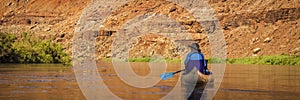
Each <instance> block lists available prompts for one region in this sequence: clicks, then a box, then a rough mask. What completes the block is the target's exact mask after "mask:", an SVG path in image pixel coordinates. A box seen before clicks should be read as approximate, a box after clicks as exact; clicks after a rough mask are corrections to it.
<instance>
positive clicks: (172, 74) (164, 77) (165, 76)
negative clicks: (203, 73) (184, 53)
mask: <svg viewBox="0 0 300 100" xmlns="http://www.w3.org/2000/svg"><path fill="white" fill-rule="evenodd" d="M184 70H185V69H182V70H179V71H176V72H167V73H164V74H161V75H160V78H161V79H162V80H167V79H169V78H171V77H173V76H174V75H175V74H177V73H179V72H181V71H184Z"/></svg>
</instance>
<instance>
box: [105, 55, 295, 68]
mask: <svg viewBox="0 0 300 100" xmlns="http://www.w3.org/2000/svg"><path fill="white" fill-rule="evenodd" d="M207 60H208V63H222V62H224V61H225V60H222V59H216V58H209V59H207ZM101 61H104V62H111V61H112V59H111V58H103V59H102V60H101ZM126 61H128V62H172V63H180V62H181V60H180V59H168V58H167V59H164V60H162V59H158V60H157V59H155V60H153V59H151V58H150V57H145V58H129V59H128V60H126ZM226 63H227V64H258V65H289V66H300V57H299V56H290V55H273V56H257V57H248V58H228V59H226Z"/></svg>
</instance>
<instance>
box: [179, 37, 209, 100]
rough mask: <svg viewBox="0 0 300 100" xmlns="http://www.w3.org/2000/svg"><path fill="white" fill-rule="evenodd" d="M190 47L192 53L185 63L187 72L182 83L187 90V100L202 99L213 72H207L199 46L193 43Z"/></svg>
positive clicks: (182, 78) (183, 75) (188, 55)
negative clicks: (209, 76)
mask: <svg viewBox="0 0 300 100" xmlns="http://www.w3.org/2000/svg"><path fill="white" fill-rule="evenodd" d="M189 47H190V49H191V51H190V52H189V53H188V54H187V56H186V59H185V61H184V64H185V72H184V73H183V74H182V77H181V81H182V85H183V87H184V90H185V99H188V100H192V99H198V98H199V99H200V97H201V95H202V94H201V93H202V91H203V89H204V87H205V85H206V82H207V81H208V75H210V74H211V72H210V71H208V70H207V65H206V60H205V58H204V55H203V54H202V52H201V50H200V48H199V45H198V44H197V43H192V44H191V45H189ZM195 90H197V91H195ZM199 90H200V91H199ZM201 90H202V91H201Z"/></svg>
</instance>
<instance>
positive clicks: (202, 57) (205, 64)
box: [201, 53, 206, 66]
mask: <svg viewBox="0 0 300 100" xmlns="http://www.w3.org/2000/svg"><path fill="white" fill-rule="evenodd" d="M201 56H202V59H203V60H204V66H206V61H205V58H204V55H203V54H202V53H201Z"/></svg>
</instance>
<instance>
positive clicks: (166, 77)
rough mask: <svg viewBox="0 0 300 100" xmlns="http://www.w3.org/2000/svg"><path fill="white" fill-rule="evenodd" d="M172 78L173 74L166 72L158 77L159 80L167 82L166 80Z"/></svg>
mask: <svg viewBox="0 0 300 100" xmlns="http://www.w3.org/2000/svg"><path fill="white" fill-rule="evenodd" d="M173 76H174V74H173V73H172V72H168V73H165V74H161V75H160V78H161V79H162V80H167V79H168V78H171V77H173Z"/></svg>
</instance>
